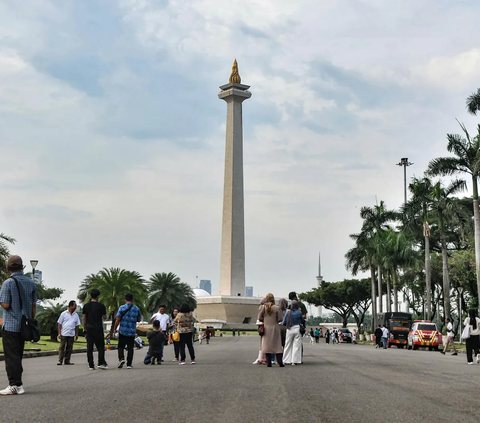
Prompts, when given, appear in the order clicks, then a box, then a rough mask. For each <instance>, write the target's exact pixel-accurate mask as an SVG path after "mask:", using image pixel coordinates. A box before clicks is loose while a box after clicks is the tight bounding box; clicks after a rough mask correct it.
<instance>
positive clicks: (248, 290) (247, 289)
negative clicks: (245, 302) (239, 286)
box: [245, 286, 253, 297]
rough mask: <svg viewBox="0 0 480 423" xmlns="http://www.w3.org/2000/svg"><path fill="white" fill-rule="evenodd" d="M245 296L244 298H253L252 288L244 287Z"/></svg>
mask: <svg viewBox="0 0 480 423" xmlns="http://www.w3.org/2000/svg"><path fill="white" fill-rule="evenodd" d="M245 296H246V297H253V286H246V287H245Z"/></svg>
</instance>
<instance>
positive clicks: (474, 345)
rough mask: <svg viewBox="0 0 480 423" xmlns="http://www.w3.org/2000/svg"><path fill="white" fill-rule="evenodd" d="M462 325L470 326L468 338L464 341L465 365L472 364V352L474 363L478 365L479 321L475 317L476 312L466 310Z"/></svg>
mask: <svg viewBox="0 0 480 423" xmlns="http://www.w3.org/2000/svg"><path fill="white" fill-rule="evenodd" d="M464 325H465V327H467V326H470V338H468V339H467V340H466V347H467V363H468V364H473V355H472V352H475V356H476V361H477V363H480V351H479V350H480V319H479V318H478V317H477V310H475V309H474V308H471V309H470V310H468V317H467V318H466V319H465V322H464Z"/></svg>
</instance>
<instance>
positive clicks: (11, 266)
mask: <svg viewBox="0 0 480 423" xmlns="http://www.w3.org/2000/svg"><path fill="white" fill-rule="evenodd" d="M7 269H8V270H12V271H18V270H23V261H22V258H21V257H20V256H10V257H9V258H8V260H7Z"/></svg>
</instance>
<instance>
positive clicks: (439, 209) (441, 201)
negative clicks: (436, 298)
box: [431, 179, 466, 319]
mask: <svg viewBox="0 0 480 423" xmlns="http://www.w3.org/2000/svg"><path fill="white" fill-rule="evenodd" d="M465 189H466V183H465V181H463V180H458V179H456V180H453V181H452V182H451V183H450V185H448V186H447V187H446V188H444V187H443V185H442V183H441V182H440V181H438V182H437V183H436V184H434V185H433V189H432V192H431V198H432V210H434V211H435V212H436V214H437V216H438V229H439V232H440V240H441V244H442V266H443V271H442V274H443V310H444V313H445V317H448V318H450V319H451V316H450V276H449V271H448V251H447V240H446V236H445V229H446V224H447V222H448V220H453V219H455V218H460V219H461V218H462V217H464V216H461V214H462V212H463V210H462V209H461V208H460V207H459V202H458V199H456V198H454V197H453V195H455V194H457V193H459V192H461V191H463V190H465Z"/></svg>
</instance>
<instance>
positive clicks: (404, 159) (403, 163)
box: [397, 157, 413, 204]
mask: <svg viewBox="0 0 480 423" xmlns="http://www.w3.org/2000/svg"><path fill="white" fill-rule="evenodd" d="M412 164H413V163H410V162H409V161H408V158H407V157H402V158H401V159H400V163H397V166H403V188H404V199H405V201H404V203H403V204H407V166H411V165H412Z"/></svg>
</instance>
